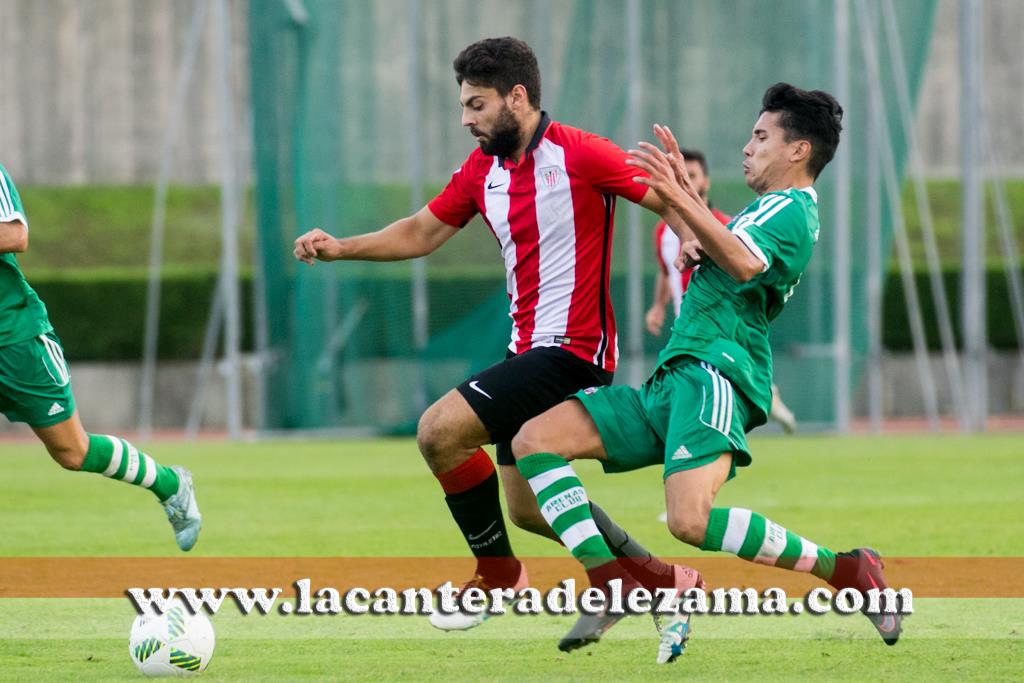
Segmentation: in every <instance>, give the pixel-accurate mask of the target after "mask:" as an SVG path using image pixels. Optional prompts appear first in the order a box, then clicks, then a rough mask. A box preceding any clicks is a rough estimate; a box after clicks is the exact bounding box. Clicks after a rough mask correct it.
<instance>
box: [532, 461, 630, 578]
mask: <svg viewBox="0 0 1024 683" xmlns="http://www.w3.org/2000/svg"><path fill="white" fill-rule="evenodd" d="M516 465H517V466H518V467H519V471H520V472H521V473H522V475H523V477H524V478H525V479H526V481H528V482H529V484H530V488H531V489H533V493H534V495H536V496H537V502H538V503H539V504H540V512H541V514H542V515H544V519H545V520H546V521H547V523H548V524H549V525H550V526H551V528H552V529H554V531H555V533H556V534H558V537H559V538H560V539H562V543H564V544H565V547H566V548H568V549H569V550H570V551H571V552H572V554H573V557H575V558H576V559H577V560H579V561H580V562H581V563H582V564H583V566H584V567H585V568H586V569H588V570H589V569H593V568H595V567H600V566H601V565H605V564H608V563H609V562H611V561H613V560H614V559H615V556H614V555H613V554H612V551H611V548H609V547H608V544H607V543H606V542H605V540H604V537H602V536H601V531H600V530H599V529H598V528H597V525H596V524H595V523H594V518H593V517H592V516H591V514H590V501H589V500H588V499H587V492H586V491H585V490H584V489H583V483H582V482H581V481H580V480H579V477H577V476H576V472H574V471H573V469H572V467H571V466H570V465H569V463H568V462H566V460H565V458H563V457H561V456H558V455H555V454H553V453H536V454H534V455H530V456H527V457H525V458H521V459H520V460H519V461H518V462H517V463H516Z"/></svg>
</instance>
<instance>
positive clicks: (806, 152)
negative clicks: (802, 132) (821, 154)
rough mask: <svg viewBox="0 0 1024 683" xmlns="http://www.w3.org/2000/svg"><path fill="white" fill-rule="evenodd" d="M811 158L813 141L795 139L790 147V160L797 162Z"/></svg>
mask: <svg viewBox="0 0 1024 683" xmlns="http://www.w3.org/2000/svg"><path fill="white" fill-rule="evenodd" d="M810 158H811V143H810V142H809V141H807V140H794V141H793V143H792V147H791V148H790V154H789V160H790V161H792V162H793V163H795V164H799V163H800V162H802V161H807V160H808V159H810Z"/></svg>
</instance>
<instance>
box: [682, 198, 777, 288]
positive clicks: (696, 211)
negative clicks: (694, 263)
mask: <svg viewBox="0 0 1024 683" xmlns="http://www.w3.org/2000/svg"><path fill="white" fill-rule="evenodd" d="M673 208H674V209H675V210H676V211H677V212H679V214H680V215H681V216H682V218H683V220H684V221H686V225H688V226H689V227H690V229H691V230H692V231H693V234H694V236H695V237H696V238H697V240H698V241H699V242H700V248H701V249H702V250H703V251H704V253H705V254H707V256H708V258H710V259H711V260H712V261H714V262H715V264H716V265H717V266H718V267H719V268H721V269H722V270H724V271H725V272H726V273H728V274H729V276H730V277H731V278H732V279H734V280H736V281H737V282H747V281H749V280H752V279H753V278H754V277H756V276H757V275H758V274H760V273H762V272H764V270H765V266H764V263H763V262H762V261H761V260H760V259H759V258H758V257H757V255H756V254H754V253H753V252H752V251H751V250H750V249H749V248H748V247H747V245H745V244H744V243H743V242H742V241H741V240H739V239H737V238H736V235H734V234H733V233H732V232H730V231H729V229H728V228H727V227H725V226H724V225H722V224H721V223H720V222H719V220H718V219H717V218H715V215H714V214H713V213H711V210H710V209H709V208H708V207H707V206H704V205H703V204H700V203H698V202H696V201H689V202H686V203H679V204H678V205H675V206H673ZM670 225H671V224H670Z"/></svg>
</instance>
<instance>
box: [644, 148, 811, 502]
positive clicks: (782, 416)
mask: <svg viewBox="0 0 1024 683" xmlns="http://www.w3.org/2000/svg"><path fill="white" fill-rule="evenodd" d="M680 151H681V153H682V155H683V159H685V160H686V162H685V163H686V173H687V174H688V176H689V178H690V182H691V183H693V188H694V189H695V190H696V191H697V194H699V195H700V198H701V200H703V201H704V203H705V204H707V205H708V208H709V209H710V210H711V215H713V216H714V217H715V219H716V220H717V221H718V222H719V223H721V224H722V225H728V224H729V221H731V220H732V217H730V216H727V215H726V214H724V213H722V212H721V211H719V210H718V209H716V208H715V207H713V206H712V205H711V202H710V201H708V192H709V191H710V190H711V176H710V175H709V174H708V162H707V158H706V157H705V156H704V153H703V152H701V151H700V150H698V149H684V150H680ZM680 246H681V245H680V242H679V235H677V234H676V233H675V231H674V230H672V229H671V228H670V227H668V223H666V222H665V221H658V224H657V225H655V226H654V251H655V255H656V256H657V258H658V274H657V275H656V276H655V279H654V301H652V302H651V307H650V308H649V309H647V314H646V315H645V317H644V321H645V322H646V324H647V331H648V332H650V333H651V334H652V335H654V336H655V337H657V336H659V335H661V328H662V326H663V325H664V324H665V306H666V305H667V304H668V303H669V301H671V302H672V313H673V315H674V316H676V315H679V307H680V305H681V304H682V302H683V294H685V293H686V287H687V285H689V284H690V277H691V276H692V275H693V269H694V268H693V267H692V266H691V267H689V268H684V269H683V270H682V271H680V270H678V269H677V268H676V261H677V260H678V258H679V248H680ZM768 417H769V418H771V419H772V420H774V421H775V422H777V423H779V425H781V427H782V429H783V431H785V432H786V433H787V434H792V433H793V432H795V431H796V416H795V415H793V411H792V410H790V409H789V406H787V405H786V404H785V403H784V402H783V401H782V396H781V395H780V394H779V387H778V386H777V385H775V384H772V409H771V411H769V413H768ZM662 521H664V520H662Z"/></svg>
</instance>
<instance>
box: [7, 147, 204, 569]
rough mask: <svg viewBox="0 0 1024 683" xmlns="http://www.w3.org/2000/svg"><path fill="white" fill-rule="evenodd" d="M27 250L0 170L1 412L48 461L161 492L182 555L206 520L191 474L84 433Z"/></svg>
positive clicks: (15, 201) (17, 202)
mask: <svg viewBox="0 0 1024 683" xmlns="http://www.w3.org/2000/svg"><path fill="white" fill-rule="evenodd" d="M27 248H28V218H27V217H26V215H25V209H24V207H23V206H22V204H21V197H20V196H19V195H18V190H17V188H16V187H15V186H14V182H13V181H12V180H11V178H10V176H9V175H8V174H7V169H5V168H4V167H3V166H0V412H2V413H3V414H4V415H5V416H7V419H8V420H10V421H12V422H26V423H28V425H29V426H30V427H31V428H32V431H34V432H35V433H36V436H38V437H39V440H40V441H42V442H43V445H45V446H46V450H47V451H49V453H50V456H51V457H52V458H53V459H54V460H56V461H57V463H59V464H60V465H61V467H64V468H65V469H69V470H76V471H83V472H97V473H100V474H102V475H103V476H105V477H108V478H111V479H118V480H120V481H123V482H126V483H128V484H133V485H135V486H140V487H142V488H146V489H149V490H150V491H152V492H153V493H155V494H156V497H157V498H158V499H159V500H160V502H161V504H162V505H163V507H164V511H165V512H166V513H167V518H168V520H169V521H170V522H171V526H172V527H173V529H174V538H175V540H176V541H177V543H178V546H179V547H180V548H181V549H182V550H190V549H191V548H192V546H193V545H195V542H196V538H197V537H198V535H199V528H200V525H201V522H202V518H201V516H200V514H199V507H198V506H197V505H196V496H195V488H194V486H193V485H192V475H191V474H190V473H189V471H188V470H186V469H185V468H183V467H164V466H163V465H160V464H159V463H157V462H156V461H155V460H153V458H151V457H150V456H148V455H146V454H145V453H143V452H141V451H139V450H138V449H137V448H135V446H133V445H132V444H130V443H129V442H128V441H126V440H125V439H122V438H119V437H116V436H109V435H104V434H89V433H87V432H86V431H85V429H84V428H83V427H82V422H81V420H80V419H79V416H78V411H77V410H76V409H75V397H74V395H73V394H72V393H71V374H70V372H69V371H68V366H67V363H65V361H64V350H63V349H62V348H61V344H60V340H59V339H58V338H57V335H56V334H54V332H53V326H52V325H50V319H49V317H48V316H47V313H46V306H44V305H43V302H42V301H41V300H40V299H39V296H38V295H36V293H35V290H33V289H32V287H31V286H29V284H28V282H26V281H25V276H24V275H22V273H21V269H20V268H19V267H18V260H17V258H15V254H16V253H21V252H24V251H25V250H26V249H27Z"/></svg>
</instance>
